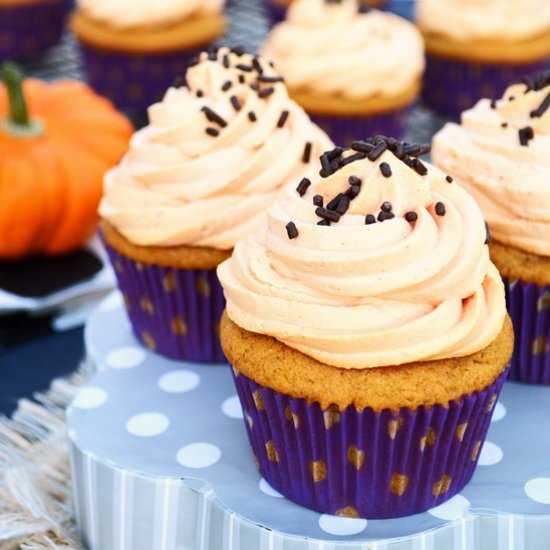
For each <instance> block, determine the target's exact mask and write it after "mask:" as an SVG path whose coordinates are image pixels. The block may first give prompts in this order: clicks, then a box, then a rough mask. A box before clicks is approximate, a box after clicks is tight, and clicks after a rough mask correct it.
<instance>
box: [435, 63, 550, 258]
mask: <svg viewBox="0 0 550 550" xmlns="http://www.w3.org/2000/svg"><path fill="white" fill-rule="evenodd" d="M533 84H534V83H533ZM545 101H546V102H547V105H546V106H547V107H548V105H550V73H549V74H548V75H546V76H545V75H542V76H541V78H540V79H539V85H538V86H537V85H534V86H526V85H525V84H515V85H513V86H510V87H509V88H508V89H507V90H506V92H505V93H504V96H503V98H502V99H501V100H499V101H496V102H494V103H492V102H491V101H489V100H488V99H482V100H480V101H479V102H478V103H477V104H476V105H475V106H474V107H473V108H472V109H470V110H468V111H465V112H464V113H463V114H462V121H461V124H460V125H458V124H447V125H446V126H445V127H444V128H443V129H442V130H441V131H440V132H439V133H438V134H436V136H435V137H434V141H433V155H432V156H433V159H434V162H435V164H436V165H437V166H439V167H440V168H441V169H443V170H445V171H447V172H448V173H449V174H452V175H453V177H454V178H455V179H456V180H457V182H458V183H460V184H461V185H462V186H463V187H464V188H465V189H466V190H467V191H469V192H470V193H471V194H472V195H473V196H474V197H475V198H476V200H477V202H478V203H479V205H480V206H481V209H482V210H483V213H484V215H485V217H486V219H487V223H488V224H489V227H490V229H491V233H492V235H493V237H494V238H495V240H497V241H499V242H501V243H503V244H507V245H511V246H514V247H516V248H519V249H521V250H524V251H526V252H530V253H533V254H539V255H541V256H550V239H549V237H550V192H549V191H550V155H549V153H550V108H546V110H544V105H543V103H544V102H545ZM541 106H542V107H543V109H541V112H540V113H538V116H533V115H537V113H536V111H537V109H539V108H540V107H541ZM520 132H521V134H522V135H523V138H522V137H521V134H520ZM522 141H523V144H522Z"/></svg>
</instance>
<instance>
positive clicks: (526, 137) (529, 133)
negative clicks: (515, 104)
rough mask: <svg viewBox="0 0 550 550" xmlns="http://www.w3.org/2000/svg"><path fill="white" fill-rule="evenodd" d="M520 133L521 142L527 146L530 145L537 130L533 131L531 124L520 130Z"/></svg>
mask: <svg viewBox="0 0 550 550" xmlns="http://www.w3.org/2000/svg"><path fill="white" fill-rule="evenodd" d="M518 135H519V142H520V144H521V145H522V146H523V147H527V146H528V145H529V141H530V140H532V139H533V138H534V137H535V132H533V128H531V126H526V127H525V128H521V129H520V130H519V131H518Z"/></svg>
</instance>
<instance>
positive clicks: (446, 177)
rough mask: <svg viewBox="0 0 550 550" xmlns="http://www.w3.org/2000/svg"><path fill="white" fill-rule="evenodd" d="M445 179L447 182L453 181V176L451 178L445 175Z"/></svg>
mask: <svg viewBox="0 0 550 550" xmlns="http://www.w3.org/2000/svg"><path fill="white" fill-rule="evenodd" d="M445 181H446V182H447V183H453V181H454V180H453V178H452V177H451V176H445Z"/></svg>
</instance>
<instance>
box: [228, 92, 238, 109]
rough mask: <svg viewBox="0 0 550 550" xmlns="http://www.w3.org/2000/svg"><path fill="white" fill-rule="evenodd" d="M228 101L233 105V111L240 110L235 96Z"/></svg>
mask: <svg viewBox="0 0 550 550" xmlns="http://www.w3.org/2000/svg"><path fill="white" fill-rule="evenodd" d="M229 101H231V105H233V109H235V111H240V110H241V102H240V101H239V98H238V97H237V96H236V95H232V96H231V97H230V98H229Z"/></svg>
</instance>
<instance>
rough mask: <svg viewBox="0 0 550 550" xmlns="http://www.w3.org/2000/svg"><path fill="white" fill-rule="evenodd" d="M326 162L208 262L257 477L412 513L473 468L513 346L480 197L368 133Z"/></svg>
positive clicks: (340, 502)
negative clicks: (218, 259)
mask: <svg viewBox="0 0 550 550" xmlns="http://www.w3.org/2000/svg"><path fill="white" fill-rule="evenodd" d="M351 147H352V149H351V150H349V149H347V150H344V149H341V148H336V149H334V150H332V151H329V152H327V153H325V154H324V155H323V156H322V157H321V167H322V168H321V172H320V175H321V178H319V179H318V180H317V181H314V182H313V183H312V185H310V186H308V187H307V188H306V187H305V186H303V185H302V184H300V185H298V187H297V188H296V189H295V190H289V192H288V193H287V196H286V197H285V198H284V199H282V200H281V201H279V202H278V203H276V204H275V205H274V206H272V207H271V208H270V209H269V210H268V215H267V221H266V222H265V223H264V225H263V228H262V230H261V231H258V232H257V234H256V235H254V236H251V237H249V238H248V239H246V240H244V241H242V242H240V243H238V244H237V246H236V247H235V250H234V252H233V256H232V258H231V259H229V260H227V261H225V262H224V263H222V264H221V266H220V267H219V268H218V275H219V277H220V280H221V283H222V285H223V287H224V290H225V296H226V298H227V311H226V313H225V314H224V317H223V319H222V324H221V338H222V345H223V348H224V351H225V353H226V355H227V358H228V359H229V362H230V363H231V365H232V366H233V368H234V374H235V383H236V386H237V390H238V394H239V397H240V400H241V403H242V406H243V410H244V416H245V420H246V422H245V425H246V429H247V432H248V436H249V439H250V443H251V445H252V448H253V451H254V454H255V456H256V459H257V460H258V463H259V468H260V471H261V474H262V475H263V476H264V477H265V479H266V480H267V481H268V482H269V483H270V484H271V485H272V486H273V487H274V488H275V489H277V490H278V491H280V492H281V493H282V494H284V495H285V496H287V497H288V498H290V499H292V500H294V501H296V502H298V503H300V504H302V505H304V506H306V507H308V508H312V509H314V510H317V511H319V512H323V513H328V514H335V515H340V516H350V517H368V518H389V517H398V516H405V515H409V514H414V513H418V512H422V511H423V510H426V509H428V508H430V507H432V506H437V505H438V504H441V503H442V502H444V501H446V500H447V499H449V498H450V497H452V496H453V495H455V494H456V493H458V492H459V491H460V490H461V489H462V488H463V487H464V485H465V484H466V483H467V482H468V480H469V479H470V477H471V476H472V474H473V471H474V469H475V466H476V462H477V459H478V456H479V450H480V448H481V446H482V444H483V441H484V438H485V436H486V433H487V429H488V427H489V423H490V418H491V413H492V410H493V407H494V405H495V402H496V399H497V397H498V394H499V391H500V389H501V386H502V383H503V381H504V378H505V375H506V371H507V365H508V361H509V358H510V355H511V352H512V345H513V331H512V326H511V322H510V320H509V319H508V318H507V316H506V307H505V300H504V288H503V284H502V281H501V279H500V276H499V274H498V271H497V270H496V268H495V266H494V265H493V264H492V263H491V261H490V259H489V249H488V246H487V245H486V244H485V225H484V220H483V215H482V213H481V211H480V209H479V207H478V206H477V205H476V203H475V201H474V199H473V198H472V197H471V196H470V195H468V194H467V193H466V192H465V191H464V190H463V189H461V188H460V187H459V186H458V185H454V184H450V183H448V181H447V180H446V176H445V174H444V173H442V172H440V171H439V170H438V169H436V168H433V167H431V166H429V165H427V164H424V163H423V162H422V161H420V160H419V159H418V158H416V156H417V155H420V154H423V153H425V152H427V150H429V147H423V146H417V145H409V144H406V143H402V142H398V141H396V140H395V139H393V138H384V137H382V136H377V137H376V138H374V139H369V140H367V141H358V142H354V143H352V145H351Z"/></svg>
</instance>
